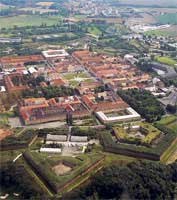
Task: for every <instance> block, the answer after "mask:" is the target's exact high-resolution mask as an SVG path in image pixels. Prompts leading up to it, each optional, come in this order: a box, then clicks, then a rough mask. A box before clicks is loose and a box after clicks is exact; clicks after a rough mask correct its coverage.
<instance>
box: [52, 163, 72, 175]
mask: <svg viewBox="0 0 177 200" xmlns="http://www.w3.org/2000/svg"><path fill="white" fill-rule="evenodd" d="M52 169H53V171H54V172H55V174H56V175H57V176H60V175H64V174H66V173H67V172H70V171H71V170H72V168H71V167H69V166H67V165H65V164H63V163H62V162H60V163H59V164H58V165H55V166H54V167H53V168H52Z"/></svg>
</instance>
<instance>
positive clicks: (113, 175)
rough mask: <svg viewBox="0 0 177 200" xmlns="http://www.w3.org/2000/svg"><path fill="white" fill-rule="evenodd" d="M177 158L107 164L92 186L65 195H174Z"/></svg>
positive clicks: (156, 196)
mask: <svg viewBox="0 0 177 200" xmlns="http://www.w3.org/2000/svg"><path fill="white" fill-rule="evenodd" d="M176 183H177V162H176V163H174V164H172V165H168V166H165V165H162V164H160V163H153V162H152V163H150V162H138V163H131V164H128V165H127V166H126V167H125V166H124V167H121V166H120V165H117V164H116V163H115V164H113V165H112V166H108V167H105V168H104V169H103V170H101V171H99V172H98V173H97V174H96V175H94V176H93V177H92V179H91V182H90V184H89V186H87V187H85V188H82V189H80V190H77V191H75V192H73V193H72V194H70V196H66V198H68V199H120V198H121V199H122V198H123V199H131V200H133V199H142V200H143V199H146V200H150V199H153V200H155V199H175V187H176Z"/></svg>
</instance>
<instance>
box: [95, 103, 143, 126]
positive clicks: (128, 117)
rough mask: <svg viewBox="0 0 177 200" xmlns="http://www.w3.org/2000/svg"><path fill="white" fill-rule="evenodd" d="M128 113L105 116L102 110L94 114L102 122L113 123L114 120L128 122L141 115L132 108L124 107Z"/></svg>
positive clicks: (137, 118)
mask: <svg viewBox="0 0 177 200" xmlns="http://www.w3.org/2000/svg"><path fill="white" fill-rule="evenodd" d="M126 111H127V113H128V114H125V115H121V116H120V115H117V116H111V117H109V116H106V114H105V113H104V112H102V111H99V112H96V116H97V117H98V118H99V119H100V121H102V122H103V123H104V124H108V123H114V122H129V121H133V120H140V119H141V116H140V115H139V114H138V113H137V112H136V111H135V110H133V108H131V107H128V108H127V109H126Z"/></svg>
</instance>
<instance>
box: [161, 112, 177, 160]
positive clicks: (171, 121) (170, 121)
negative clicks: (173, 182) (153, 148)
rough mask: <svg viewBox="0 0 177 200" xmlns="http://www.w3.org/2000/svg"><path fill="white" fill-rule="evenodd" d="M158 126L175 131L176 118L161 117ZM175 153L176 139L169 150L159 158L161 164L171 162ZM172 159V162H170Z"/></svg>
mask: <svg viewBox="0 0 177 200" xmlns="http://www.w3.org/2000/svg"><path fill="white" fill-rule="evenodd" d="M158 124H161V125H164V126H166V127H167V128H169V129H171V130H173V131H177V116H175V115H171V116H167V117H163V118H162V119H161V120H160V121H159V122H158ZM176 151H177V139H176V140H175V141H174V142H173V143H172V144H171V145H170V146H169V148H168V149H167V150H166V151H165V152H164V153H163V155H162V156H161V162H163V163H169V162H173V161H174V160H175V158H176V155H175V152H176ZM171 159H172V160H171Z"/></svg>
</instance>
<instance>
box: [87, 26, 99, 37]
mask: <svg viewBox="0 0 177 200" xmlns="http://www.w3.org/2000/svg"><path fill="white" fill-rule="evenodd" d="M88 32H89V33H90V34H92V35H96V36H99V35H101V31H100V30H99V29H98V28H97V27H96V26H90V27H88Z"/></svg>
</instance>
